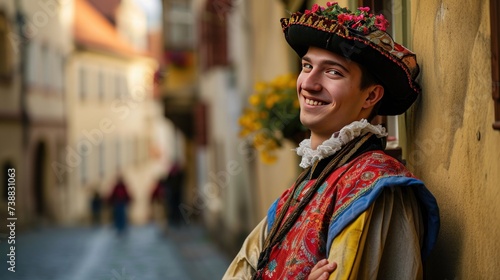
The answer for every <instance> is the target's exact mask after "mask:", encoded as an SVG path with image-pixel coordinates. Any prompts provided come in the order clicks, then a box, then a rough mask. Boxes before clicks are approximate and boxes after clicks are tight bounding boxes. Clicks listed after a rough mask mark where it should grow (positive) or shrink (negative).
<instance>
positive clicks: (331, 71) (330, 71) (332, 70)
mask: <svg viewBox="0 0 500 280" xmlns="http://www.w3.org/2000/svg"><path fill="white" fill-rule="evenodd" d="M327 73H328V74H332V75H341V74H340V72H339V71H337V70H335V69H331V70H328V72H327Z"/></svg>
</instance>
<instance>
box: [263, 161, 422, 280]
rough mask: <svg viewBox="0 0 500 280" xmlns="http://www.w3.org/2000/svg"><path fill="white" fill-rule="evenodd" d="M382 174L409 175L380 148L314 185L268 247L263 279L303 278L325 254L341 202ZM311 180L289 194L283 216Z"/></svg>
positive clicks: (348, 200)
mask: <svg viewBox="0 0 500 280" xmlns="http://www.w3.org/2000/svg"><path fill="white" fill-rule="evenodd" d="M385 176H406V177H413V175H412V174H411V173H410V172H409V171H407V170H406V168H405V167H404V166H403V165H402V164H401V163H399V162H398V161H397V160H395V159H394V158H392V157H389V156H387V155H386V154H384V153H383V152H381V151H371V152H367V153H365V154H362V155H361V156H359V157H358V158H356V159H354V160H352V161H351V162H350V163H348V164H346V165H344V166H342V167H341V168H338V169H337V170H336V171H335V172H333V173H332V174H331V175H330V176H329V177H328V178H327V180H326V181H325V183H323V185H322V186H321V187H320V188H319V189H318V191H317V193H316V194H315V196H314V197H313V199H312V200H311V202H310V203H309V204H308V205H307V206H306V208H305V209H304V211H303V212H302V214H301V216H300V217H299V218H298V220H297V222H296V223H295V225H294V226H293V227H292V228H291V229H290V231H289V232H288V234H287V235H286V237H285V239H284V240H283V241H282V242H281V243H279V245H277V246H275V247H274V248H273V249H272V251H271V254H270V258H269V263H268V264H267V266H266V267H265V269H264V271H263V279H293V280H297V279H306V278H307V276H308V275H309V273H310V271H311V268H312V267H313V266H314V265H315V264H316V263H317V262H318V261H319V260H321V259H323V258H326V257H327V255H326V252H327V248H326V244H327V236H328V228H329V225H330V223H331V222H332V220H333V219H334V218H335V216H336V215H339V214H341V213H342V210H343V209H344V207H345V206H347V205H350V203H351V202H352V201H354V200H356V199H357V198H358V197H359V195H361V194H362V193H363V192H364V191H365V190H367V189H369V188H370V186H372V185H373V184H374V183H375V182H376V180H377V179H378V178H381V177H385ZM314 181H315V179H312V180H306V181H304V182H302V183H301V185H300V186H299V187H298V189H297V191H296V193H295V194H293V195H294V199H293V200H292V203H291V204H290V207H289V209H288V212H287V216H288V215H289V214H290V213H291V212H292V211H293V209H294V208H295V207H296V206H297V204H298V203H297V202H298V201H300V200H301V199H302V198H303V196H304V194H305V193H306V192H307V190H308V189H309V188H310V187H311V186H312V185H313V183H314ZM292 191H293V187H292V188H290V189H288V190H287V191H285V192H284V193H283V195H282V196H281V197H280V198H279V200H278V204H277V211H276V212H275V213H279V212H280V211H281V209H282V207H283V205H284V204H285V202H286V200H287V198H288V197H289V196H290V195H291V192H292ZM285 219H286V217H285Z"/></svg>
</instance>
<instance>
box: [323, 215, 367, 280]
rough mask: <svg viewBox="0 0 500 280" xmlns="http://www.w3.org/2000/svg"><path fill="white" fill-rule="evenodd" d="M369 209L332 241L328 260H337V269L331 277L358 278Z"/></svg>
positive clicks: (338, 279) (338, 278)
mask: <svg viewBox="0 0 500 280" xmlns="http://www.w3.org/2000/svg"><path fill="white" fill-rule="evenodd" d="M371 210H372V209H371V208H370V210H369V211H366V212H364V213H363V214H361V216H359V218H357V219H356V220H355V221H354V222H353V223H352V224H350V225H349V226H348V227H347V228H346V229H344V230H343V231H342V232H341V233H340V234H339V235H338V236H337V237H336V238H335V239H334V240H333V242H332V246H331V249H330V250H331V251H330V255H329V256H328V261H329V262H330V263H332V262H336V263H337V269H336V270H335V271H334V272H333V273H332V274H331V275H330V278H329V279H336V280H340V279H357V271H358V267H359V257H358V256H359V255H360V254H362V253H363V252H362V249H363V248H364V247H365V240H366V234H363V230H364V229H365V228H366V227H367V222H368V220H369V218H370V216H371V213H372V211H371Z"/></svg>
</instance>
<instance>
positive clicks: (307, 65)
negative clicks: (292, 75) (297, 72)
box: [302, 63, 312, 69]
mask: <svg viewBox="0 0 500 280" xmlns="http://www.w3.org/2000/svg"><path fill="white" fill-rule="evenodd" d="M302 68H305V69H312V66H311V64H308V63H303V64H302Z"/></svg>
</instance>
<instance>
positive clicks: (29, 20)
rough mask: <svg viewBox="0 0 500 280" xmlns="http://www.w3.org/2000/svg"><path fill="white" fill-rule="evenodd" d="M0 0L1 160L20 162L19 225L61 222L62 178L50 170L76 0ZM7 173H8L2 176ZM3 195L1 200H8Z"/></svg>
mask: <svg viewBox="0 0 500 280" xmlns="http://www.w3.org/2000/svg"><path fill="white" fill-rule="evenodd" d="M32 4H33V3H32V2H29V1H5V0H4V1H0V10H1V11H2V12H1V13H0V14H2V16H0V17H2V26H3V28H4V29H3V35H2V37H3V39H2V40H1V42H2V43H1V44H3V46H2V52H3V54H2V55H3V57H2V64H4V65H3V66H2V71H4V72H3V74H5V75H2V77H4V78H5V79H4V80H3V81H4V82H5V83H2V86H0V87H2V90H1V93H0V94H1V95H2V100H5V101H6V102H2V104H1V107H2V108H1V109H0V111H2V117H1V119H2V120H1V125H0V127H1V128H0V129H1V130H3V131H2V135H11V136H12V137H11V138H8V139H7V138H6V137H5V136H3V137H2V138H3V139H2V141H5V142H4V143H2V148H1V153H0V154H1V155H0V157H1V158H0V161H1V162H2V164H3V166H8V167H10V166H12V167H14V168H16V174H17V176H16V178H17V189H16V214H17V215H19V216H18V217H19V222H18V225H20V227H21V228H22V227H24V226H26V225H32V224H34V223H35V222H37V223H40V222H42V223H43V222H60V221H61V219H62V216H63V215H62V213H63V209H62V208H61V206H62V203H61V202H62V200H64V193H65V191H67V185H66V182H65V181H64V180H62V181H58V180H57V179H56V176H55V175H54V173H53V172H51V163H52V162H54V161H56V160H58V159H59V158H60V157H61V155H62V149H61V147H62V146H64V144H65V143H66V123H65V110H64V94H65V89H64V62H65V57H66V56H67V54H68V53H69V51H70V46H71V36H72V35H71V28H70V27H71V24H72V21H71V19H72V12H73V7H72V1H61V2H55V1H45V2H42V1H39V2H36V4H35V5H32ZM2 178H4V177H2ZM5 201H6V199H3V200H2V203H1V204H0V206H2V207H1V208H2V210H1V211H3V210H4V209H5V207H3V205H4V204H3V203H5Z"/></svg>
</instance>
